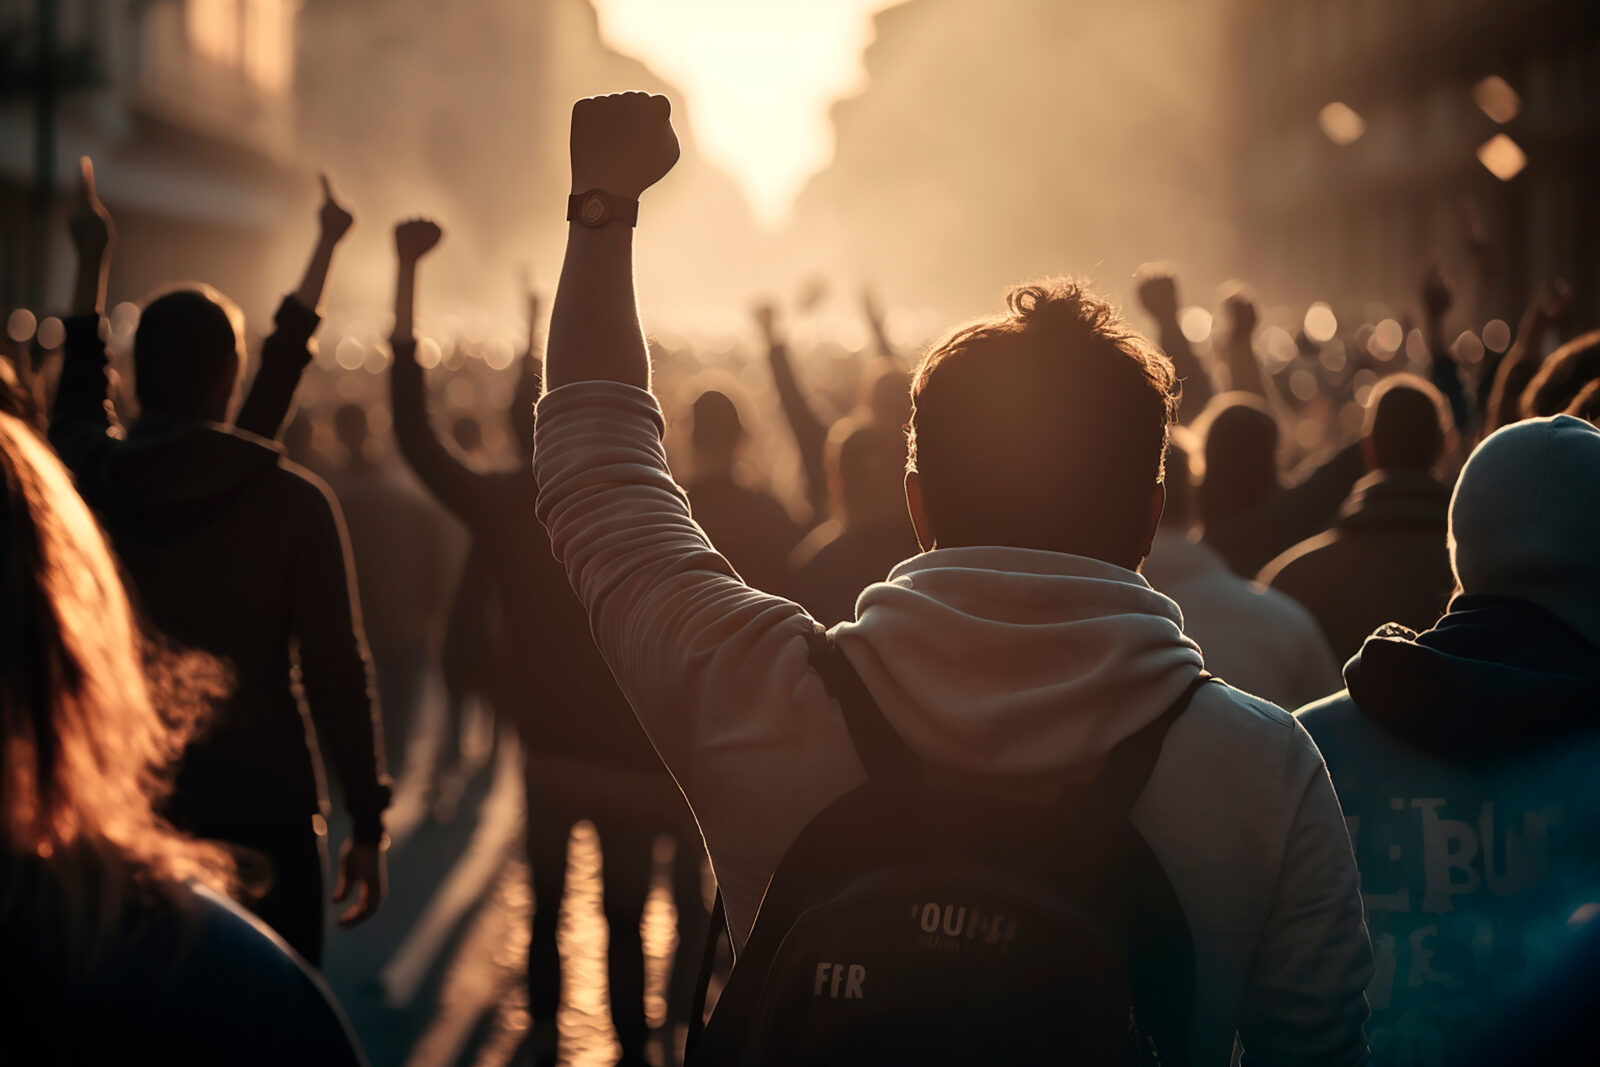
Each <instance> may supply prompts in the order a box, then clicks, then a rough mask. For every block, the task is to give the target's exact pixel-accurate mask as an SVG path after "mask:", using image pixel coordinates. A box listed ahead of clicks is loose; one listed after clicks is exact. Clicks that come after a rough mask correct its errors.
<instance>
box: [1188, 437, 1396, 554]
mask: <svg viewBox="0 0 1600 1067" xmlns="http://www.w3.org/2000/svg"><path fill="white" fill-rule="evenodd" d="M1365 470H1366V463H1365V461H1364V460H1362V458H1361V445H1360V443H1359V442H1357V443H1355V444H1350V445H1346V446H1345V447H1344V448H1342V449H1340V450H1339V451H1338V452H1336V453H1334V454H1333V456H1332V457H1330V458H1329V459H1327V460H1326V461H1324V462H1322V463H1320V464H1317V465H1316V466H1314V467H1313V468H1312V469H1311V470H1310V472H1309V473H1307V474H1306V475H1305V476H1304V477H1303V478H1300V479H1299V480H1297V481H1296V482H1295V483H1294V484H1293V485H1291V486H1288V487H1286V488H1278V489H1274V490H1273V492H1272V493H1271V494H1270V495H1269V496H1268V497H1267V498H1266V499H1265V500H1263V501H1261V502H1260V503H1259V504H1257V505H1256V506H1255V507H1253V508H1250V509H1249V510H1247V511H1244V512H1243V513H1241V514H1237V515H1228V516H1226V517H1225V518H1223V519H1220V520H1215V521H1213V520H1211V519H1208V520H1207V521H1206V526H1205V531H1204V534H1203V540H1204V541H1205V543H1206V544H1208V545H1210V546H1211V547H1212V548H1213V549H1215V550H1216V551H1217V552H1218V553H1219V554H1220V555H1221V556H1222V558H1223V559H1225V560H1227V561H1228V566H1229V567H1230V568H1232V570H1233V573H1235V574H1237V575H1239V577H1241V578H1254V577H1255V576H1256V574H1257V573H1258V572H1259V571H1260V570H1261V568H1262V567H1264V566H1266V565H1267V564H1268V563H1270V562H1271V561H1272V559H1273V558H1274V557H1275V556H1277V555H1278V553H1280V552H1282V551H1283V550H1284V549H1286V548H1288V547H1289V546H1290V545H1293V544H1295V543H1297V542H1299V541H1303V540H1305V539H1306V538H1308V537H1312V536H1315V535H1316V534H1318V533H1320V532H1321V531H1323V530H1326V529H1327V528H1328V524H1329V523H1330V522H1332V521H1333V519H1334V516H1336V515H1337V514H1338V513H1339V505H1340V503H1341V502H1342V501H1343V500H1344V498H1345V497H1346V496H1347V495H1349V493H1350V489H1351V487H1352V486H1354V485H1355V483H1356V481H1357V480H1358V479H1359V478H1360V477H1361V475H1362V473H1363V472H1364V471H1365Z"/></svg>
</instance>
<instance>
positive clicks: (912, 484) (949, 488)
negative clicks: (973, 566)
mask: <svg viewBox="0 0 1600 1067" xmlns="http://www.w3.org/2000/svg"><path fill="white" fill-rule="evenodd" d="M1176 409H1177V379H1176V376H1175V375H1174V373H1173V369H1172V363H1171V361H1169V360H1168V359H1167V358H1166V357H1165V356H1164V355H1162V354H1161V352H1160V351H1159V350H1158V349H1156V348H1155V347H1154V346H1153V345H1151V344H1150V342H1148V341H1146V340H1145V339H1144V338H1143V337H1141V336H1140V335H1139V334H1138V333H1137V332H1136V331H1135V330H1134V329H1133V328H1132V327H1130V326H1129V325H1128V324H1127V323H1126V322H1124V321H1123V320H1122V319H1121V317H1119V316H1118V315H1117V313H1116V312H1115V311H1114V310H1113V309H1112V307H1111V306H1110V305H1109V304H1107V303H1106V302H1105V301H1104V300H1102V299H1101V298H1100V297H1098V296H1096V295H1095V294H1094V293H1092V292H1091V291H1090V290H1089V289H1088V288H1087V287H1086V286H1084V285H1083V284H1081V283H1079V282H1076V281H1070V280H1060V279H1049V280H1045V281H1041V282H1036V283H1034V284H1031V285H1025V286H1020V287H1018V288H1016V289H1013V290H1012V291H1011V293H1010V294H1009V295H1008V296H1007V298H1006V310H1005V312H1003V313H1001V314H999V315H995V316H992V317H990V318H985V319H980V320H978V321H976V322H972V323H969V324H967V325H965V326H961V327H959V328H957V329H955V330H954V331H952V332H951V333H949V334H948V335H946V336H945V337H944V339H943V340H941V341H940V342H938V344H936V345H935V346H934V347H933V349H932V351H930V352H929V353H928V355H927V356H926V357H925V358H924V359H923V361H922V365H921V366H920V367H919V368H918V369H917V373H916V375H915V377H914V379H913V381H912V387H911V425H910V430H909V433H908V437H909V446H910V447H909V461H908V464H907V466H908V472H909V473H908V474H907V476H906V498H907V503H908V504H909V505H910V508H911V514H912V521H913V523H914V525H915V526H916V530H917V539H918V541H919V542H920V543H921V544H922V546H923V547H924V548H933V547H935V546H938V547H944V548H950V547H960V546H968V545H1005V546H1011V547H1017V548H1033V549H1042V550H1045V551H1052V552H1067V553H1072V554H1074V555H1080V556H1091V557H1093V558H1095V559H1101V560H1105V561H1107V562H1110V563H1115V564H1117V565H1119V566H1123V567H1127V568H1129V569H1132V568H1135V567H1137V566H1138V564H1139V561H1140V560H1141V559H1143V558H1144V556H1145V555H1147V554H1148V552H1149V549H1150V541H1151V539H1152V538H1153V537H1154V536H1155V526H1156V521H1157V519H1158V518H1159V516H1160V512H1161V506H1162V492H1163V491H1162V485H1161V478H1162V456H1163V455H1164V453H1165V451H1166V445H1167V430H1168V428H1169V427H1170V426H1171V424H1172V420H1173V416H1174V414H1175V412H1176Z"/></svg>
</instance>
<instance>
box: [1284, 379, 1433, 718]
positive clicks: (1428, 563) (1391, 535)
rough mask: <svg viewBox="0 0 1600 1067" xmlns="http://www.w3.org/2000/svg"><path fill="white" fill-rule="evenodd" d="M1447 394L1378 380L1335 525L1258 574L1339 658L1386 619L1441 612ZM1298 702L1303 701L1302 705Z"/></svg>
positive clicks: (1426, 620) (1415, 619) (1426, 619)
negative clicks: (1359, 471)
mask: <svg viewBox="0 0 1600 1067" xmlns="http://www.w3.org/2000/svg"><path fill="white" fill-rule="evenodd" d="M1454 439H1455V427H1454V424H1453V423H1452V422H1451V419H1450V408H1449V405H1448V404H1447V403H1446V401H1445V398H1444V396H1443V395H1442V394H1441V393H1440V392H1439V391H1438V390H1437V389H1435V388H1434V387H1433V386H1432V385H1430V384H1429V383H1428V382H1426V381H1424V380H1423V379H1421V378H1418V377H1415V376H1414V375H1409V374H1405V375H1394V376H1392V377H1389V378H1385V379H1384V380H1383V381H1381V382H1380V383H1378V385H1377V387H1376V388H1374V389H1373V392H1372V396H1371V398H1370V399H1369V400H1368V402H1367V411H1366V416H1365V424H1364V426H1363V428H1362V435H1361V454H1362V457H1363V458H1364V459H1365V460H1366V463H1367V468H1368V470H1370V471H1371V473H1370V474H1368V475H1367V476H1366V477H1365V478H1362V479H1361V480H1360V481H1359V482H1357V483H1356V487H1355V490H1354V491H1353V492H1352V493H1351V494H1350V498H1349V499H1348V500H1346V501H1345V503H1344V507H1343V508H1342V509H1341V510H1340V512H1339V518H1338V520H1337V521H1336V522H1335V523H1334V525H1333V527H1332V529H1329V530H1327V531H1325V532H1323V533H1320V534H1318V535H1317V536H1316V537H1312V538H1309V539H1307V540H1305V541H1302V542H1300V543H1299V544H1298V545H1295V546H1294V547H1293V548H1291V549H1289V550H1288V551H1287V552H1285V553H1284V554H1283V555H1281V556H1279V557H1278V558H1277V559H1275V560H1273V561H1272V562H1271V563H1269V564H1267V566H1266V568H1265V569H1264V570H1262V572H1261V577H1260V581H1261V583H1262V584H1263V585H1266V586H1269V587H1271V588H1273V589H1276V590H1280V591H1281V592H1284V593H1287V594H1288V595H1289V596H1291V597H1293V598H1294V599H1295V600H1297V601H1299V602H1300V603H1301V604H1303V605H1305V607H1306V609H1307V610H1309V611H1310V612H1311V614H1312V615H1313V616H1314V617H1315V618H1316V620H1317V623H1318V625H1319V626H1321V627H1322V632H1323V634H1325V635H1326V637H1327V639H1328V645H1329V647H1331V648H1332V649H1333V654H1334V656H1335V657H1337V659H1338V660H1339V662H1340V663H1343V662H1344V661H1345V660H1347V659H1349V658H1350V657H1351V656H1353V655H1355V654H1356V652H1357V651H1359V650H1360V648H1361V642H1363V641H1365V640H1366V639H1367V635H1369V634H1371V633H1372V632H1373V631H1374V630H1376V629H1377V628H1378V627H1380V626H1382V625H1383V624H1384V623H1386V622H1397V623H1400V624H1401V625H1402V626H1406V627H1409V628H1411V629H1414V630H1426V629H1427V628H1428V627H1430V626H1432V625H1433V624H1434V623H1435V622H1437V621H1438V620H1439V616H1441V615H1443V614H1444V610H1445V605H1446V604H1448V603H1449V601H1450V593H1451V591H1452V590H1453V589H1454V588H1455V577H1454V576H1453V575H1452V574H1451V573H1450V556H1449V553H1448V552H1446V551H1445V544H1444V532H1445V525H1446V520H1447V516H1448V512H1449V507H1450V487H1449V486H1448V485H1446V484H1445V483H1444V482H1442V481H1440V480H1439V478H1438V475H1437V473H1436V472H1437V470H1438V468H1439V465H1440V463H1441V462H1442V461H1443V459H1444V456H1445V454H1446V453H1447V452H1448V451H1449V450H1450V448H1451V447H1452V446H1453V444H1454ZM1302 703H1304V701H1302Z"/></svg>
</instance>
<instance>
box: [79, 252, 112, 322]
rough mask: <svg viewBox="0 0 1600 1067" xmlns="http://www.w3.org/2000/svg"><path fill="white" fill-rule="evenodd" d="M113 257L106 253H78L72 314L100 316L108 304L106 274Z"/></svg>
mask: <svg viewBox="0 0 1600 1067" xmlns="http://www.w3.org/2000/svg"><path fill="white" fill-rule="evenodd" d="M110 270H111V257H110V256H109V255H106V254H104V253H101V254H95V253H92V252H91V253H88V254H85V253H82V252H80V253H79V254H78V270H77V274H76V275H75V277H74V278H73V283H72V315H73V317H74V318H80V317H83V316H87V315H93V316H96V317H99V315H100V314H101V313H102V312H104V310H105V306H106V276H107V275H108V274H109V273H110Z"/></svg>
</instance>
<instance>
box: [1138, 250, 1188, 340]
mask: <svg viewBox="0 0 1600 1067" xmlns="http://www.w3.org/2000/svg"><path fill="white" fill-rule="evenodd" d="M1134 284H1135V285H1136V286H1137V292H1138V294H1139V303H1140V304H1142V305H1143V306H1144V309H1145V310H1146V311H1148V312H1149V313H1150V317H1151V318H1153V319H1155V320H1156V321H1157V322H1159V323H1162V324H1163V325H1165V324H1167V323H1175V322H1177V321H1178V280H1177V278H1176V276H1174V274H1173V272H1172V268H1171V267H1170V266H1169V265H1168V264H1165V263H1146V264H1145V265H1144V266H1142V267H1140V268H1139V269H1138V271H1136V272H1135V273H1134Z"/></svg>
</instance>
